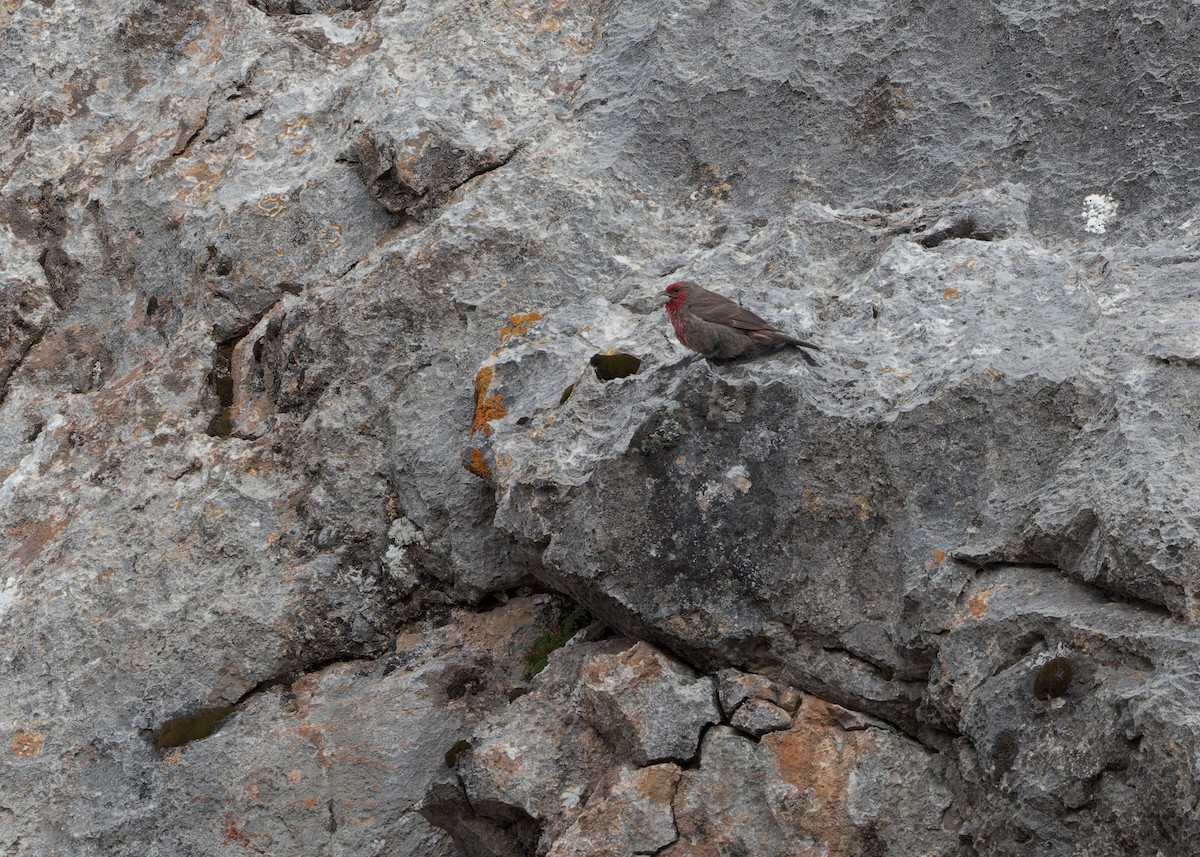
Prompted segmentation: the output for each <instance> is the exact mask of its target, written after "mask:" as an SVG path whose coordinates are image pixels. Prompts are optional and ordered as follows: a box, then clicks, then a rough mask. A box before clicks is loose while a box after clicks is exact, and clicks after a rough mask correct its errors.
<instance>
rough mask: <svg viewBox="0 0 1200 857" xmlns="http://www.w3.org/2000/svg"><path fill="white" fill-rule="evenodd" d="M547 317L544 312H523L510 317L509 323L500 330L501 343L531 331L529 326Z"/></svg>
mask: <svg viewBox="0 0 1200 857" xmlns="http://www.w3.org/2000/svg"><path fill="white" fill-rule="evenodd" d="M545 317H546V314H545V313H544V312H522V313H517V314H516V315H510V316H509V317H508V324H507V325H505V327H504V329H503V330H501V331H500V344H501V345H504V344H506V343H507V342H508V341H509V340H510V339H516V338H517V337H519V336H524V335H525V334H526V333H528V332H529V328H531V327H533V325H534V324H535V323H536V322H538V321H541V320H542V319H543V318H545Z"/></svg>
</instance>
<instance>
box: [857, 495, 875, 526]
mask: <svg viewBox="0 0 1200 857" xmlns="http://www.w3.org/2000/svg"><path fill="white" fill-rule="evenodd" d="M854 505H855V506H857V507H858V512H857V516H858V520H859V522H860V523H864V524H865V523H866V522H867V518H869V517H871V501H870V500H868V499H867V498H866V497H863V496H862V495H861V494H859V495H857V496H855V498H854Z"/></svg>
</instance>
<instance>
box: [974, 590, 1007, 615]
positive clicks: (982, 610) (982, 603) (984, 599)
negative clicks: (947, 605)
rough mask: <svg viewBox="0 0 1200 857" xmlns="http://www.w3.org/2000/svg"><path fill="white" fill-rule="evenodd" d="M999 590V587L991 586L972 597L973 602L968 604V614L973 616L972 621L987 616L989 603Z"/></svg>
mask: <svg viewBox="0 0 1200 857" xmlns="http://www.w3.org/2000/svg"><path fill="white" fill-rule="evenodd" d="M999 588H1000V587H998V586H989V587H987V588H986V589H981V590H979V591H978V592H976V593H975V594H974V595H972V596H971V600H970V601H968V602H967V612H968V613H970V614H971V618H972V619H982V618H983V617H984V616H986V615H987V612H988V601H989V600H990V599H991V597H992V596H993V595H995V594H996V592H997V590H998V589H999Z"/></svg>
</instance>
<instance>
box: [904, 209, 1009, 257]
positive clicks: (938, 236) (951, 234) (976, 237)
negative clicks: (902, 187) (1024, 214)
mask: <svg viewBox="0 0 1200 857" xmlns="http://www.w3.org/2000/svg"><path fill="white" fill-rule="evenodd" d="M1003 237H1004V236H1003V235H999V234H997V233H996V232H994V231H992V230H987V229H980V228H979V224H977V223H976V222H975V218H973V217H964V218H963V219H962V220H959V221H957V222H956V223H955V224H954V225H953V226H950V227H947V228H946V229H935V230H934V231H933V232H930V233H928V234H926V235H923V236H921V238H920V240H919V242H918V243H919V244H920V245H921V246H922V247H924V248H925V249H926V250H931V249H933V248H934V247H937V246H938V245H939V244H941V243H942V242H943V241H949V240H951V239H954V238H970V239H971V240H972V241H995V240H996V239H997V238H1003Z"/></svg>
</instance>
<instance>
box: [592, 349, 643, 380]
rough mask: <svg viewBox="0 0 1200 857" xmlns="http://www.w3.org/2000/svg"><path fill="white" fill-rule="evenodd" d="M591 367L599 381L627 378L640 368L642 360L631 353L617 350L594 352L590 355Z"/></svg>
mask: <svg viewBox="0 0 1200 857" xmlns="http://www.w3.org/2000/svg"><path fill="white" fill-rule="evenodd" d="M591 363H592V367H593V368H594V369H595V370H596V377H597V378H599V379H600V380H601V381H615V380H616V379H617V378H628V377H629V376H630V375H633V374H634V373H636V372H637V370H638V369H641V368H642V361H641V360H639V359H638V358H637V357H634V356H633V355H632V354H624V353H622V352H617V353H616V354H595V355H593V356H592V360H591Z"/></svg>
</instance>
